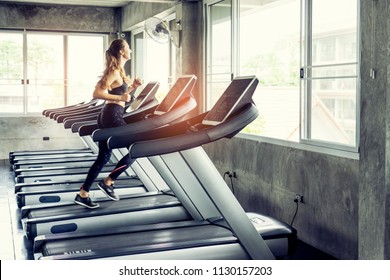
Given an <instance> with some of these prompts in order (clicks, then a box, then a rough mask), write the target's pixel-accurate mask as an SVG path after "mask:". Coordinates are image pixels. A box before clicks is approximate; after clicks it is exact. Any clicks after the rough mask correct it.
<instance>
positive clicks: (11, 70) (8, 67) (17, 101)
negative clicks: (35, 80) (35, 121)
mask: <svg viewBox="0 0 390 280" xmlns="http://www.w3.org/2000/svg"><path fill="white" fill-rule="evenodd" d="M0 61H1V63H0V113H11V112H12V113H23V112H24V102H23V99H24V98H23V97H24V87H23V82H24V78H23V34H21V33H12V32H10V33H8V32H4V33H0Z"/></svg>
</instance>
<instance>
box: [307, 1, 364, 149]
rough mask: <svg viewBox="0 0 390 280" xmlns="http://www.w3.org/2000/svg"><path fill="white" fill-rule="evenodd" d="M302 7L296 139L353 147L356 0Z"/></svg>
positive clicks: (308, 2) (355, 82) (311, 3)
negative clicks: (299, 119) (299, 110)
mask: <svg viewBox="0 0 390 280" xmlns="http://www.w3.org/2000/svg"><path fill="white" fill-rule="evenodd" d="M304 7H305V11H306V13H305V18H304V32H303V47H302V50H303V53H302V61H303V62H302V77H301V78H302V88H303V90H304V103H303V104H302V106H303V108H302V110H303V112H304V114H303V120H302V123H303V126H302V129H303V130H302V141H303V142H305V141H307V142H308V143H310V144H317V145H327V146H334V147H337V146H340V147H342V146H344V149H348V148H350V149H352V150H353V149H356V148H355V147H356V146H357V144H358V143H357V142H358V141H357V139H358V135H357V132H358V130H357V125H358V121H357V120H358V119H359V118H358V115H357V114H358V91H357V84H358V70H357V69H358V56H357V22H358V20H357V14H358V12H357V11H358V9H357V1H356V0H345V1H336V0H312V1H305V6H304ZM334 7H337V9H335V8H334Z"/></svg>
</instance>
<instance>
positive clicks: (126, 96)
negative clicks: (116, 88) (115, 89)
mask: <svg viewBox="0 0 390 280" xmlns="http://www.w3.org/2000/svg"><path fill="white" fill-rule="evenodd" d="M130 100H131V95H130V94H129V93H127V92H125V93H124V94H122V95H120V101H124V102H130Z"/></svg>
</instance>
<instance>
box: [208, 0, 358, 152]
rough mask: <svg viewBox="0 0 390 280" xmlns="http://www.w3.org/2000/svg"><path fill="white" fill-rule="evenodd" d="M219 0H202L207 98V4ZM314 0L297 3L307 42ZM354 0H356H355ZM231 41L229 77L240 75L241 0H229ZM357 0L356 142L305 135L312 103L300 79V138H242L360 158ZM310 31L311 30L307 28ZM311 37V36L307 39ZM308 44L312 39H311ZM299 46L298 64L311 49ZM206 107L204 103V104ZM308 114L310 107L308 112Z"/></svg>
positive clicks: (304, 61) (303, 0)
mask: <svg viewBox="0 0 390 280" xmlns="http://www.w3.org/2000/svg"><path fill="white" fill-rule="evenodd" d="M221 1H222V0H205V1H204V5H203V7H204V9H203V13H204V18H205V19H206V24H205V28H204V30H205V32H204V40H205V45H204V46H205V57H206V59H205V66H204V73H205V74H204V79H205V86H204V95H205V96H204V100H209V99H210V97H209V96H208V93H207V83H208V75H209V73H207V69H208V67H209V65H208V63H209V60H208V59H207V58H208V55H209V52H210V45H209V41H210V38H209V36H210V34H209V28H210V26H209V25H210V21H209V18H208V17H209V7H210V6H211V5H213V4H216V3H218V2H221ZM312 1H313V0H301V1H300V3H301V4H300V5H301V15H300V17H301V26H300V30H301V34H300V38H301V42H306V43H307V42H308V41H309V40H307V39H305V38H303V36H304V34H307V32H308V29H310V28H311V13H310V16H307V15H308V13H309V10H308V8H309V7H310V6H309V3H311V2H312ZM356 1H357V0H356ZM231 3H232V7H231V11H232V27H231V31H232V42H231V47H232V58H231V59H232V72H233V73H232V77H234V76H236V75H239V72H238V69H237V65H239V63H238V62H239V61H238V59H239V58H238V57H239V55H238V53H239V48H238V44H237V42H236V41H237V40H236V39H235V38H239V34H238V30H239V28H238V24H239V13H238V10H239V9H238V8H239V5H240V0H232V2H231ZM359 11H360V3H359V1H357V23H356V54H357V58H356V60H357V61H356V67H357V69H356V73H357V76H356V117H355V118H356V123H355V127H356V128H355V129H356V132H355V133H356V135H355V137H356V140H355V146H349V145H343V144H338V143H333V142H327V141H320V140H314V139H307V137H306V136H307V135H308V131H307V128H308V125H310V121H309V122H305V119H306V117H307V114H308V112H307V110H306V109H307V108H308V105H309V104H311V101H310V98H309V99H307V96H308V95H307V92H305V91H306V90H307V89H306V88H305V87H304V86H303V85H302V81H300V83H299V91H300V102H299V103H300V104H297V106H300V108H299V110H300V123H299V142H294V141H289V140H284V139H278V138H271V137H267V136H262V135H253V134H248V133H242V132H241V133H239V134H238V135H237V137H240V138H245V139H251V140H255V141H259V142H266V143H271V144H276V145H281V146H287V147H292V148H297V149H303V150H307V151H312V152H318V153H323V154H328V155H333V156H339V157H345V158H351V159H359V145H360V142H359V139H360V64H361V57H360V13H359ZM309 31H310V30H309ZM303 32H306V33H303ZM310 41H311V40H310ZM310 44H311V42H310ZM300 45H301V49H300V64H301V65H307V64H305V63H307V57H308V56H309V55H310V54H311V53H305V52H304V51H306V50H308V49H309V50H311V46H310V48H308V46H302V43H301V44H300ZM301 68H302V67H301ZM297 71H301V69H297ZM208 105H209V104H204V106H208ZM206 108H207V107H206ZM309 113H310V114H311V111H310V112H309Z"/></svg>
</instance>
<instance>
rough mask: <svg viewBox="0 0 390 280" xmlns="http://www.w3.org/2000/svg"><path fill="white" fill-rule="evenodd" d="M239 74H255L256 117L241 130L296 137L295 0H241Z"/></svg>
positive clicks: (297, 23)
mask: <svg viewBox="0 0 390 280" xmlns="http://www.w3.org/2000/svg"><path fill="white" fill-rule="evenodd" d="M239 12H240V17H239V74H240V75H241V76H242V75H256V76H257V77H258V79H259V85H258V87H257V89H256V92H255V93H254V96H253V99H254V101H255V103H256V105H257V107H258V109H259V113H260V115H259V117H258V118H257V120H256V121H254V122H253V123H251V124H250V125H249V126H248V127H246V128H245V129H244V130H243V132H246V133H251V134H257V135H262V136H266V137H272V138H278V139H283V140H291V141H298V140H299V119H300V118H299V116H300V115H299V104H300V91H299V71H298V69H299V53H300V52H299V48H300V42H299V36H300V1H299V0H287V1H286V0H283V1H282V0H275V1H251V0H241V1H240V8H239Z"/></svg>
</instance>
